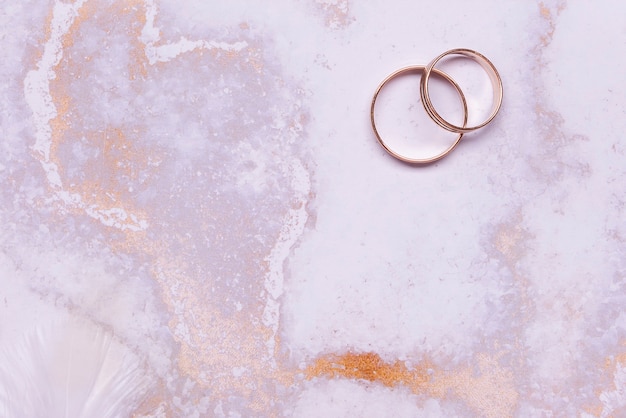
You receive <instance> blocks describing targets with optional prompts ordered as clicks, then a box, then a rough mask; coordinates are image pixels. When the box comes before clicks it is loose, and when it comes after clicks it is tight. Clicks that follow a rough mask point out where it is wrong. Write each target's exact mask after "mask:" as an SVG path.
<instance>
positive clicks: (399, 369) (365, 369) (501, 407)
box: [305, 352, 519, 418]
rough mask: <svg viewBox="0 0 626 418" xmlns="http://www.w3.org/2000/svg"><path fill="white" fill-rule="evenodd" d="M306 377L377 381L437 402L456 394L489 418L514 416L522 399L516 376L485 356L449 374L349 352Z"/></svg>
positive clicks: (428, 366)
mask: <svg viewBox="0 0 626 418" xmlns="http://www.w3.org/2000/svg"><path fill="white" fill-rule="evenodd" d="M477 371H478V373H477ZM305 375H306V378H307V379H312V378H314V377H327V378H337V377H342V378H346V379H358V380H367V381H369V382H378V383H382V384H383V385H385V386H387V387H395V386H405V387H408V388H410V389H411V391H412V392H413V393H415V394H425V395H429V396H432V397H435V398H438V399H446V398H448V397H449V396H450V395H449V392H454V393H455V394H456V395H457V397H458V398H459V399H461V400H463V401H464V402H465V403H466V404H467V406H468V407H470V408H471V409H473V410H474V411H476V412H477V413H479V414H481V415H482V416H485V417H489V418H502V417H507V416H512V415H513V413H514V411H515V408H516V405H517V402H518V398H519V395H518V393H517V392H516V391H515V388H514V385H513V373H512V372H511V371H509V370H505V369H503V368H502V367H501V366H499V365H498V362H497V360H496V359H493V358H490V357H488V356H486V355H478V356H477V358H476V367H465V368H460V369H459V370H457V371H453V372H447V371H444V370H442V369H438V368H436V367H435V366H433V365H432V364H430V363H429V362H424V363H423V364H420V365H419V366H417V367H414V368H412V369H411V368H409V367H407V366H406V364H405V363H404V362H401V361H395V362H393V363H385V362H384V361H383V360H382V359H381V357H380V356H379V355H378V354H376V353H351V352H349V353H346V354H343V355H336V354H331V355H329V356H326V357H322V358H320V359H317V360H316V361H315V363H314V364H313V365H311V366H309V367H307V368H306V371H305Z"/></svg>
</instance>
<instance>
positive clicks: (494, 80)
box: [420, 48, 503, 133]
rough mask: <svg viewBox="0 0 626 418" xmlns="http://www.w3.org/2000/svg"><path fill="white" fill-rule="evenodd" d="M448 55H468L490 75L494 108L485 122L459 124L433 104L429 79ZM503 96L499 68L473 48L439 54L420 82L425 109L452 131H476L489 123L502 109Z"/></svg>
mask: <svg viewBox="0 0 626 418" xmlns="http://www.w3.org/2000/svg"><path fill="white" fill-rule="evenodd" d="M448 55H463V56H466V57H468V58H470V59H472V60H474V61H476V62H477V63H478V64H480V65H481V67H483V69H484V70H485V71H486V72H487V74H488V75H489V79H490V80H491V85H492V86H493V104H494V105H493V109H492V111H491V114H490V115H489V117H488V118H487V119H486V120H485V121H484V122H482V123H480V124H478V125H475V126H466V124H465V123H464V124H463V126H457V125H454V124H452V123H450V122H448V121H447V120H445V119H444V118H443V117H442V116H441V115H440V114H439V113H437V111H436V110H435V107H434V106H433V103H432V101H431V100H430V95H429V92H428V80H429V79H430V74H431V72H432V71H435V70H436V68H435V65H437V63H438V62H439V61H440V60H441V59H442V58H444V57H446V56H448ZM502 96H503V87H502V78H501V77H500V74H499V73H498V70H496V67H495V66H494V65H493V64H492V63H491V61H489V60H488V59H487V57H485V56H484V55H482V54H480V53H478V52H476V51H472V50H471V49H465V48H457V49H451V50H449V51H446V52H444V53H443V54H441V55H439V56H438V57H437V58H435V59H434V60H432V61H431V62H430V63H429V64H428V65H427V66H426V69H425V70H424V75H423V76H422V80H421V82H420V97H421V98H422V104H423V105H424V109H426V112H427V113H428V115H429V116H430V117H431V118H432V120H434V121H435V122H436V123H437V125H439V126H441V127H442V128H443V129H446V130H448V131H450V132H456V133H468V132H472V131H475V130H476V129H480V128H482V127H484V126H485V125H487V124H488V123H489V122H491V121H492V120H493V118H495V117H496V115H497V114H498V111H499V110H500V107H501V106H502Z"/></svg>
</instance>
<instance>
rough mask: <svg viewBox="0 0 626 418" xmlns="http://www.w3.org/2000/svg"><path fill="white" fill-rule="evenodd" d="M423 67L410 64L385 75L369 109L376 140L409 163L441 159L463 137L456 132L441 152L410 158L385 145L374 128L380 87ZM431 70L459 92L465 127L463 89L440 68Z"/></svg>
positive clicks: (420, 70) (423, 68) (393, 154)
mask: <svg viewBox="0 0 626 418" xmlns="http://www.w3.org/2000/svg"><path fill="white" fill-rule="evenodd" d="M425 68H426V67H424V66H423V65H412V66H409V67H404V68H401V69H399V70H397V71H394V72H393V73H391V74H390V75H388V76H387V78H385V79H384V80H383V81H382V82H381V83H380V85H379V86H378V88H377V89H376V92H375V93H374V98H373V99H372V107H371V110H370V117H371V121H372V129H373V130H374V135H376V139H377V140H378V142H379V143H380V145H382V147H383V148H384V149H385V150H386V151H387V152H388V153H389V154H391V155H392V156H393V157H395V158H397V159H399V160H401V161H404V162H406V163H410V164H430V163H433V162H435V161H437V160H440V159H442V158H443V157H445V156H446V155H448V154H449V153H450V152H451V151H452V150H453V149H454V148H455V147H456V146H457V145H458V143H459V141H461V138H462V137H463V133H461V132H456V133H458V134H459V136H458V138H457V139H456V140H455V141H454V142H453V143H452V145H450V146H449V147H448V148H447V149H446V150H444V151H443V152H441V153H439V154H437V155H435V156H433V157H428V158H411V157H407V156H405V155H402V154H400V153H398V152H396V151H394V150H392V149H391V148H390V147H389V145H387V144H386V143H385V141H384V140H383V139H382V138H381V136H380V134H379V133H378V129H376V120H375V117H374V108H375V107H376V99H377V98H378V94H379V93H380V91H381V90H382V88H383V87H384V86H385V84H387V83H388V82H389V81H391V80H392V79H394V78H395V77H397V76H399V75H401V74H404V73H408V72H412V71H419V72H421V73H423V72H424V71H425ZM430 71H431V72H433V73H435V74H436V75H438V76H441V77H443V78H444V79H445V80H446V81H447V82H449V83H450V84H452V86H453V87H454V88H455V89H456V91H457V93H459V97H460V98H461V102H462V103H463V112H464V113H463V115H464V118H463V127H465V125H466V124H467V102H466V100H465V95H464V94H463V91H462V90H461V87H459V85H458V84H457V83H456V82H455V81H454V80H453V79H452V78H451V77H450V76H449V75H448V74H446V73H444V72H443V71H441V70H438V69H436V68H431V70H430ZM422 80H423V76H422Z"/></svg>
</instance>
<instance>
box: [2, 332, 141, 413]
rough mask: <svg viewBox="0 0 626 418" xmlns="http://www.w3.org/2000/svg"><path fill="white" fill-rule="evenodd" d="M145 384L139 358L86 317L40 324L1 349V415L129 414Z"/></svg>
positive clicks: (137, 402)
mask: <svg viewBox="0 0 626 418" xmlns="http://www.w3.org/2000/svg"><path fill="white" fill-rule="evenodd" d="M149 386H150V379H149V378H148V375H147V373H146V371H145V369H144V368H143V367H142V365H141V362H140V359H139V357H138V356H137V355H135V354H134V353H133V352H132V351H131V350H130V349H129V348H128V347H126V346H125V345H123V344H121V343H120V342H119V341H117V340H116V339H114V338H113V335H112V334H111V333H109V332H107V331H105V330H104V329H103V328H101V327H99V326H97V325H95V324H91V323H88V322H86V321H79V320H72V321H67V322H64V323H62V324H55V325H51V326H48V327H45V328H41V327H40V328H38V329H37V331H36V332H34V333H31V334H30V335H27V336H25V337H24V338H23V340H22V341H21V342H19V343H17V344H16V345H14V346H13V347H9V348H6V349H4V350H0V416H2V417H7V418H31V417H33V418H43V417H45V418H83V417H84V418H87V417H88V418H99V417H102V418H117V417H129V416H130V415H131V414H132V411H134V410H136V408H137V406H138V405H139V404H140V403H141V401H142V399H143V398H144V396H145V394H146V392H147V390H148V389H149Z"/></svg>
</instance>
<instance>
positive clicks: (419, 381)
mask: <svg viewBox="0 0 626 418" xmlns="http://www.w3.org/2000/svg"><path fill="white" fill-rule="evenodd" d="M305 374H306V377H307V379H312V378H313V377H320V376H326V377H330V378H335V377H343V378H346V379H361V380H367V381H370V382H380V383H382V384H383V385H385V386H387V387H393V386H398V385H402V386H407V387H409V388H411V390H413V392H416V393H418V392H421V391H422V390H423V389H424V388H425V385H426V383H427V382H428V381H429V376H428V370H427V368H425V367H423V366H422V367H421V368H419V369H413V370H410V369H409V368H407V367H406V365H405V364H404V363H403V362H400V361H396V362H394V363H392V364H387V363H385V362H384V361H383V360H382V359H381V358H380V356H379V355H378V354H376V353H363V354H358V353H346V354H344V355H341V356H339V355H336V354H331V355H330V356H328V357H323V358H320V359H317V360H316V361H315V363H314V364H313V365H311V366H309V367H307V368H306V372H305Z"/></svg>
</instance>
